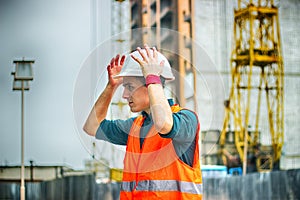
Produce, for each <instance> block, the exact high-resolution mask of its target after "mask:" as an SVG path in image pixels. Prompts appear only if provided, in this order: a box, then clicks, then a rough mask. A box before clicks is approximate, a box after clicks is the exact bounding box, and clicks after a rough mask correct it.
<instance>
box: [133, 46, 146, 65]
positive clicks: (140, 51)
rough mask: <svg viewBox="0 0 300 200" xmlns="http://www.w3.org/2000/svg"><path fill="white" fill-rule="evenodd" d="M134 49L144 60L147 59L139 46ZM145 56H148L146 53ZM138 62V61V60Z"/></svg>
mask: <svg viewBox="0 0 300 200" xmlns="http://www.w3.org/2000/svg"><path fill="white" fill-rule="evenodd" d="M136 50H137V51H138V52H139V53H140V55H141V56H142V58H143V60H144V61H148V59H147V57H146V56H145V54H144V53H143V52H142V49H141V48H140V47H137V48H136ZM147 56H148V57H149V55H148V53H147ZM139 63H140V62H139Z"/></svg>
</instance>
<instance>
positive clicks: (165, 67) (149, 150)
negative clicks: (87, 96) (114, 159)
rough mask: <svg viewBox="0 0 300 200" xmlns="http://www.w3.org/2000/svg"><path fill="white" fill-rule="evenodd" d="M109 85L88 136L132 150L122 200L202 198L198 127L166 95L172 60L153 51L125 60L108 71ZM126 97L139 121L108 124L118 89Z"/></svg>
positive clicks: (93, 115)
mask: <svg viewBox="0 0 300 200" xmlns="http://www.w3.org/2000/svg"><path fill="white" fill-rule="evenodd" d="M107 71H108V77H109V81H108V83H107V85H106V88H105V89H104V91H103V92H102V93H101V95H100V96H99V98H98V99H97V101H96V103H95V105H94V107H93V108H92V110H91V112H90V114H89V116H88V118H87V120H86V123H85V125H84V131H85V132H86V133H88V134H89V135H91V136H94V137H96V138H97V139H101V140H106V141H109V142H111V143H114V144H119V145H127V147H126V155H125V158H124V170H123V181H122V186H121V193H120V198H121V199H201V198H202V177H201V171H200V163H199V147H198V136H199V123H198V117H197V115H196V114H195V113H194V112H192V111H190V110H187V109H182V108H181V107H179V106H178V105H174V104H173V103H172V101H171V100H168V99H167V98H166V96H165V94H164V90H163V86H164V82H165V81H170V80H173V79H174V76H173V74H172V71H171V66H170V64H169V62H168V60H167V59H166V58H165V57H164V56H163V55H162V54H161V53H159V52H158V51H157V50H156V49H155V48H154V47H153V48H152V49H150V48H149V47H148V46H147V45H145V47H144V49H141V48H139V47H138V48H137V50H136V51H134V52H133V53H131V55H128V56H127V57H125V56H122V57H121V58H120V56H119V55H117V56H116V57H115V58H113V59H112V60H111V62H110V64H109V65H108V67H107ZM121 84H123V86H124V92H123V98H125V99H126V100H127V101H128V105H129V107H130V110H131V111H132V112H141V115H140V116H138V117H134V118H130V119H127V120H106V119H105V117H106V115H107V111H108V106H109V104H110V102H111V99H112V97H113V94H114V92H115V90H116V89H117V88H118V86H119V85H121Z"/></svg>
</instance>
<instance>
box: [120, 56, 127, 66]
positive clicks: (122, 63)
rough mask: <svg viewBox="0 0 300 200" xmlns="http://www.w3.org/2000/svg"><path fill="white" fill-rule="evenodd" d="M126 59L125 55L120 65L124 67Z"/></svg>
mask: <svg viewBox="0 0 300 200" xmlns="http://www.w3.org/2000/svg"><path fill="white" fill-rule="evenodd" d="M125 58H126V57H125V55H123V56H122V58H121V61H120V65H122V66H123V65H124V62H125Z"/></svg>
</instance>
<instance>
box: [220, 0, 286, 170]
mask: <svg viewBox="0 0 300 200" xmlns="http://www.w3.org/2000/svg"><path fill="white" fill-rule="evenodd" d="M233 32H234V45H233V50H232V55H231V76H232V77H231V78H232V85H231V90H230V95H229V99H228V100H226V101H225V103H224V104H225V120H224V124H223V129H222V131H221V135H220V140H219V142H220V146H221V149H222V151H221V155H222V159H223V161H224V162H225V164H228V162H230V161H228V157H232V156H233V155H234V154H235V155H236V156H237V157H238V158H239V160H240V161H241V162H240V164H243V173H244V174H245V173H246V169H247V168H246V167H247V162H248V163H249V156H250V155H252V156H254V158H255V165H256V168H257V170H258V171H266V170H268V171H269V170H272V169H273V167H274V163H276V164H278V163H279V159H280V156H281V150H282V146H283V136H284V120H283V117H284V114H283V109H284V108H283V101H284V97H283V89H284V87H283V84H284V68H283V58H282V53H281V44H280V30H279V20H278V8H277V7H276V6H275V4H274V1H273V0H248V1H247V0H238V7H237V9H236V10H235V11H234V29H233ZM268 141H269V142H268ZM264 143H265V144H264ZM230 147H231V148H230Z"/></svg>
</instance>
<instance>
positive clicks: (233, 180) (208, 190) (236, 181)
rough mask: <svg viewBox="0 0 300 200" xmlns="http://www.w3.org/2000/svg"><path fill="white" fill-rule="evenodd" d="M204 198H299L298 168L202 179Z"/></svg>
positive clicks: (295, 199) (243, 199) (223, 199)
mask: <svg viewBox="0 0 300 200" xmlns="http://www.w3.org/2000/svg"><path fill="white" fill-rule="evenodd" d="M203 182H204V183H203V184H204V199H205V200H215V199H218V200H227V199H230V200H277V199H278V200H300V169H297V170H287V171H274V172H270V173H252V174H247V175H246V176H227V177H224V178H207V179H204V180H203Z"/></svg>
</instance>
